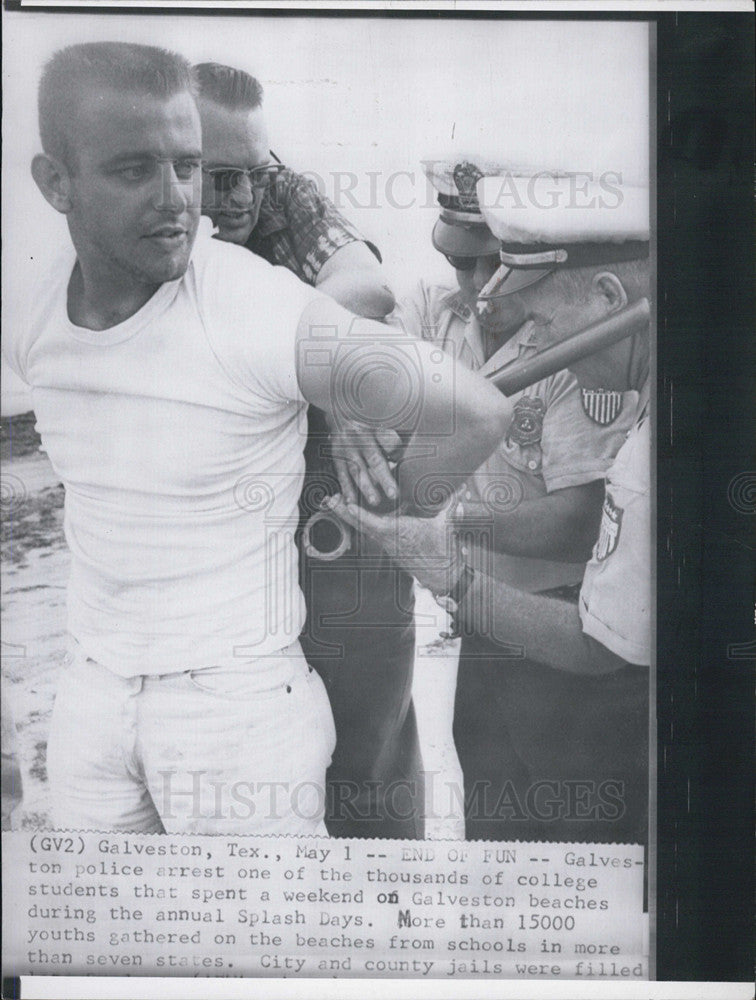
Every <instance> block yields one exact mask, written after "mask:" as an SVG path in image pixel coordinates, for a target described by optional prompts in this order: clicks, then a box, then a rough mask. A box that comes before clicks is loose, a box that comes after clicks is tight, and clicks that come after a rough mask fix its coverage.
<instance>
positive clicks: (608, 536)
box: [596, 492, 623, 562]
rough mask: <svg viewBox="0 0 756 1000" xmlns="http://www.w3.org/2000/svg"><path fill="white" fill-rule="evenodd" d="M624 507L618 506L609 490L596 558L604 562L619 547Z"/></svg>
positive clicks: (605, 501) (597, 543)
mask: <svg viewBox="0 0 756 1000" xmlns="http://www.w3.org/2000/svg"><path fill="white" fill-rule="evenodd" d="M622 513H623V511H622V508H621V507H618V506H617V505H616V504H615V502H614V500H613V499H612V496H611V494H610V493H609V492H607V494H606V496H605V497H604V507H603V510H602V511H601V528H600V530H599V536H598V541H597V542H596V559H598V561H599V562H603V561H604V560H605V559H607V558H608V557H609V556H610V555H611V554H612V552H614V550H615V549H616V548H617V544H618V543H619V536H620V530H621V528H622Z"/></svg>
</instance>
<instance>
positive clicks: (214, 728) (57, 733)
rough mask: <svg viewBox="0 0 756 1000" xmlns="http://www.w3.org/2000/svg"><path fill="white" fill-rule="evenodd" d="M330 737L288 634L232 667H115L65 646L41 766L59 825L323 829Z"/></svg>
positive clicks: (320, 832)
mask: <svg viewBox="0 0 756 1000" xmlns="http://www.w3.org/2000/svg"><path fill="white" fill-rule="evenodd" d="M335 745H336V733H335V729H334V724H333V715H332V713H331V706H330V704H329V701H328V695H327V694H326V691H325V688H324V686H323V682H322V681H321V680H320V678H319V677H318V675H317V673H315V672H314V671H312V670H311V668H310V667H308V665H307V662H306V660H305V658H304V656H303V654H302V650H301V648H300V645H299V642H295V643H293V644H292V645H291V646H289V647H288V648H287V649H285V650H281V651H280V652H278V653H276V654H274V655H272V656H265V657H259V658H258V659H255V660H241V661H240V662H239V665H238V666H236V665H234V666H233V667H231V668H221V667H209V668H206V669H204V670H193V671H188V672H186V673H176V674H164V675H161V676H151V675H145V676H138V677H128V678H125V677H120V676H118V675H117V674H114V673H113V672H112V671H110V670H108V669H107V668H106V667H103V666H102V665H101V664H99V663H96V662H95V661H94V660H90V659H87V658H86V657H85V656H84V654H83V653H82V652H81V650H80V649H79V648H75V649H74V652H73V653H72V654H71V656H70V657H69V662H68V663H67V665H66V666H65V667H64V670H63V673H62V675H61V679H60V682H59V687H58V693H57V696H56V699H55V707H54V709H53V718H52V725H51V731H50V739H49V742H48V750H47V769H48V775H49V779H50V789H51V794H52V802H53V819H54V822H55V825H56V827H58V828H62V829H78V830H98V831H112V830H120V831H124V832H135V833H158V832H168V833H210V834H231V835H235V834H290V835H297V836H308V835H310V836H323V837H324V836H327V835H328V834H327V831H326V828H325V823H324V821H323V816H324V810H325V772H326V768H327V767H328V765H329V763H330V761H331V755H332V753H333V750H334V747H335Z"/></svg>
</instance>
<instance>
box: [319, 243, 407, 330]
mask: <svg viewBox="0 0 756 1000" xmlns="http://www.w3.org/2000/svg"><path fill="white" fill-rule="evenodd" d="M315 286H316V288H317V289H318V291H320V292H323V293H324V294H325V295H328V296H330V297H331V298H332V299H334V300H335V301H336V302H338V303H339V305H342V306H344V308H345V309H348V310H349V311H350V312H353V313H354V314H355V315H357V316H366V317H369V318H372V319H382V318H383V317H384V316H387V315H388V314H389V313H390V312H391V310H392V309H393V308H394V304H395V303H394V295H393V292H392V291H391V289H390V288H389V286H388V282H387V281H386V277H385V275H384V273H383V268H382V267H381V265H380V264H379V263H378V261H377V260H376V258H375V257H374V255H373V253H372V252H371V250H370V248H369V247H368V245H367V244H366V243H362V242H359V241H355V242H353V243H347V244H345V245H344V246H342V247H339V249H338V250H336V251H335V253H333V254H332V255H331V256H330V257H329V258H328V260H327V261H326V262H325V264H323V266H322V267H321V269H320V270H319V271H318V274H317V277H316V278H315Z"/></svg>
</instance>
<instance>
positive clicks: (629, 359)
mask: <svg viewBox="0 0 756 1000" xmlns="http://www.w3.org/2000/svg"><path fill="white" fill-rule="evenodd" d="M517 294H520V295H521V297H522V300H523V305H524V307H525V312H526V319H527V320H530V321H532V322H533V324H534V328H535V337H536V338H537V340H538V342H539V343H540V345H541V349H543V348H544V347H545V346H548V345H550V344H555V343H558V342H559V341H561V340H565V339H566V338H568V337H570V336H573V335H574V334H576V333H579V332H580V331H581V330H584V329H585V328H586V327H587V326H590V325H591V324H593V323H597V322H598V321H599V320H601V319H604V318H605V317H607V316H608V315H609V314H610V311H611V307H610V301H609V300H608V299H607V298H606V296H605V295H603V294H602V293H601V291H600V289H599V288H592V289H591V291H589V292H586V294H585V295H584V296H574V297H573V296H571V295H565V294H564V292H563V291H562V290H561V289H560V287H559V283H558V278H557V277H556V276H555V275H550V276H548V277H547V278H545V279H544V280H543V281H542V282H539V283H538V284H535V285H532V286H530V287H529V288H524V289H523V290H522V292H520V293H517ZM648 350H649V339H648V332H647V331H643V332H641V333H639V334H636V335H635V336H633V337H626V338H625V339H624V340H620V341H618V342H617V343H616V344H612V345H611V346H610V347H606V348H604V349H603V350H601V351H597V352H596V353H594V354H590V355H588V357H586V358H583V359H582V360H580V361H575V362H573V363H572V364H571V365H570V371H571V372H572V373H573V374H574V376H575V378H576V379H577V381H578V382H579V383H580V385H581V386H582V387H583V388H584V389H613V390H616V391H619V392H624V391H626V390H628V389H637V388H639V387H640V384H641V383H642V381H643V378H644V377H645V375H644V373H647V370H648Z"/></svg>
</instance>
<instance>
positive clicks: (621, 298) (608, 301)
mask: <svg viewBox="0 0 756 1000" xmlns="http://www.w3.org/2000/svg"><path fill="white" fill-rule="evenodd" d="M591 288H592V290H593V292H594V294H596V295H599V296H600V297H601V298H602V299H603V300H604V304H605V306H606V312H607V314H611V313H616V312H619V311H620V309H624V308H625V306H626V305H627V292H626V291H625V287H624V285H623V284H622V282H621V281H620V279H619V278H618V277H617V275H616V274H612V272H611V271H602V272H601V274H597V275H595V277H594V278H593V281H592V282H591Z"/></svg>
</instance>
